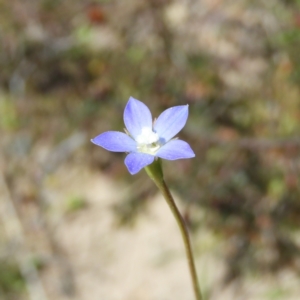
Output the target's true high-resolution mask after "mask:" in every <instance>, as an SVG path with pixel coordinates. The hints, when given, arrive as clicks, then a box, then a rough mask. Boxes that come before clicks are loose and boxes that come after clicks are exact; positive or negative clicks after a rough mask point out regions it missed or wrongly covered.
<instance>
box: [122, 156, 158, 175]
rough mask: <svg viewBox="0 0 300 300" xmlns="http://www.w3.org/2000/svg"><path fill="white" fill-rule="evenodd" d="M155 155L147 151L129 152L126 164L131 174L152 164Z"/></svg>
mask: <svg viewBox="0 0 300 300" xmlns="http://www.w3.org/2000/svg"><path fill="white" fill-rule="evenodd" d="M153 160H154V156H152V155H150V154H146V153H129V154H128V155H127V156H126V158H125V165H126V167H127V169H128V171H129V173H130V174H131V175H134V174H136V173H138V172H139V171H140V170H141V169H142V168H144V167H146V166H148V165H150V164H151V163H152V162H153Z"/></svg>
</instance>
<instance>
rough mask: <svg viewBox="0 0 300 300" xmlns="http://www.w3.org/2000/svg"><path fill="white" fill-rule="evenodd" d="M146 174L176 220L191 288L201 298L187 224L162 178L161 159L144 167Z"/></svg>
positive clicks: (198, 299)
mask: <svg viewBox="0 0 300 300" xmlns="http://www.w3.org/2000/svg"><path fill="white" fill-rule="evenodd" d="M145 170H146V172H147V174H148V175H149V177H150V178H151V179H152V180H153V181H154V183H155V184H156V186H157V187H158V189H159V190H160V192H161V193H162V194H163V196H164V198H165V199H166V201H167V203H168V205H169V207H170V209H171V211H172V213H173V215H174V217H175V219H176V222H177V224H178V226H179V229H180V232H181V236H182V239H183V242H184V247H185V251H186V256H187V260H188V265H189V270H190V274H191V277H192V282H193V289H194V293H195V297H196V300H203V298H202V295H201V291H200V287H199V283H198V278H197V272H196V268H195V262H194V257H193V252H192V246H191V241H190V238H189V233H188V230H187V226H186V224H185V222H184V219H183V218H182V216H181V214H180V212H179V210H178V208H177V206H176V204H175V201H174V199H173V197H172V195H171V193H170V190H169V188H168V186H167V185H166V183H165V181H164V178H163V172H162V168H161V161H160V160H157V161H155V162H154V163H152V164H151V165H149V166H147V167H146V168H145Z"/></svg>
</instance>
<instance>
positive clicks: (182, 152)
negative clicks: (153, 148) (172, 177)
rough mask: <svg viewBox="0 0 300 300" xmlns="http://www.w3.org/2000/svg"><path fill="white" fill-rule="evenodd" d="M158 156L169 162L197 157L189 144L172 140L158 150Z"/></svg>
mask: <svg viewBox="0 0 300 300" xmlns="http://www.w3.org/2000/svg"><path fill="white" fill-rule="evenodd" d="M156 156H158V157H160V158H164V159H168V160H176V159H182V158H192V157H195V153H194V151H193V150H192V148H191V147H190V145H189V144H188V143H187V142H184V141H181V140H171V141H169V142H168V143H166V144H165V145H163V146H162V147H161V148H160V149H159V150H158V152H157V153H156Z"/></svg>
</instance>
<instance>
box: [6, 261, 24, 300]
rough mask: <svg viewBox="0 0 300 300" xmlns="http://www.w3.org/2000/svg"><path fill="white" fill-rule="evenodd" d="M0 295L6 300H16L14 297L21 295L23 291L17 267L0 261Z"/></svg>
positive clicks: (22, 283)
mask: <svg viewBox="0 0 300 300" xmlns="http://www.w3.org/2000/svg"><path fill="white" fill-rule="evenodd" d="M0 265H1V268H0V294H1V292H2V293H3V294H4V295H5V296H6V297H7V298H6V299H7V300H9V299H16V298H14V297H16V295H18V294H20V293H22V292H23V291H24V289H25V282H24V279H23V277H22V275H21V273H20V270H19V268H18V266H17V265H16V264H15V263H14V262H11V261H7V260H4V259H1V260H0Z"/></svg>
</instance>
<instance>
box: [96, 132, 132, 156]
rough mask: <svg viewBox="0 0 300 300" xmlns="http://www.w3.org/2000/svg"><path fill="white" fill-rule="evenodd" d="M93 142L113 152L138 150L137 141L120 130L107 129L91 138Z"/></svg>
mask: <svg viewBox="0 0 300 300" xmlns="http://www.w3.org/2000/svg"><path fill="white" fill-rule="evenodd" d="M91 142H92V143H94V144H96V145H98V146H101V147H103V148H104V149H106V150H109V151H113V152H132V151H137V148H136V147H137V145H136V141H134V140H133V139H132V138H131V137H129V136H128V135H127V134H125V133H123V132H119V131H107V132H104V133H102V134H100V135H98V136H96V137H95V138H94V139H92V140H91Z"/></svg>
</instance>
